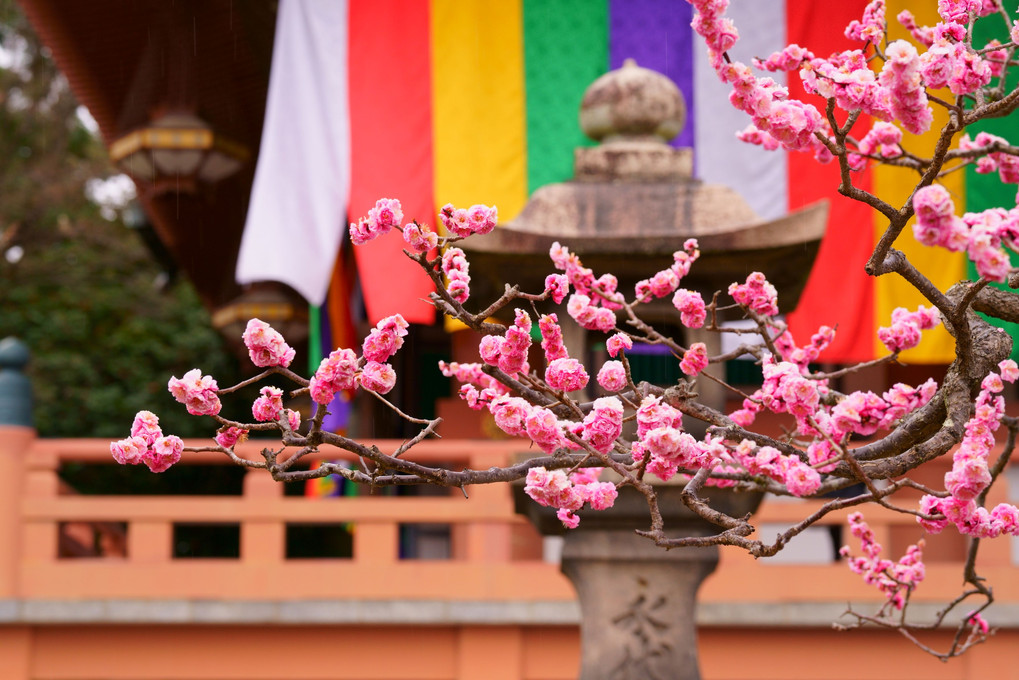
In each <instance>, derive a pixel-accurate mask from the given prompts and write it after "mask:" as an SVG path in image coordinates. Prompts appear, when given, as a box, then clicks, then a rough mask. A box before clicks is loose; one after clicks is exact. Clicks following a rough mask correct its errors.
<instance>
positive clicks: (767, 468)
mask: <svg viewBox="0 0 1019 680" xmlns="http://www.w3.org/2000/svg"><path fill="white" fill-rule="evenodd" d="M724 457H725V458H726V459H729V460H731V461H732V462H734V463H736V464H738V465H740V466H741V467H742V468H743V469H745V470H746V471H747V472H748V473H750V474H752V475H764V476H765V477H768V478H769V479H773V480H775V481H776V482H778V483H780V484H784V485H785V487H786V489H788V491H789V493H791V494H793V495H794V496H798V497H800V498H803V497H805V496H810V495H811V494H813V493H814V492H815V491H817V489H818V488H819V487H820V486H821V475H820V473H819V472H818V471H817V470H816V469H814V468H813V467H812V465H811V464H810V463H808V462H807V461H804V460H802V459H801V458H799V457H798V456H793V455H783V454H782V452H781V451H779V450H778V449H776V448H774V447H772V446H757V444H755V443H754V442H752V441H750V440H747V439H744V440H743V441H741V442H740V443H739V444H738V445H736V446H735V447H732V449H731V450H730V451H728V452H727V453H726V454H725V456H724Z"/></svg>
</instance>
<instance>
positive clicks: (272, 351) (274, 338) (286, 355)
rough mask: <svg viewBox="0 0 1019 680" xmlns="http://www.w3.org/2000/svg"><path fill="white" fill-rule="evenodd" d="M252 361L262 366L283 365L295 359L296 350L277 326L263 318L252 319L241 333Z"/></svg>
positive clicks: (287, 364) (285, 365)
mask: <svg viewBox="0 0 1019 680" xmlns="http://www.w3.org/2000/svg"><path fill="white" fill-rule="evenodd" d="M241 339H242V340H244V346H245V347H247V348H248V357H249V358H250V359H251V363H253V364H255V365H256V366H258V367H260V368H265V367H268V366H283V367H284V368H286V367H287V366H289V365H290V362H291V361H293V360H294V354H295V352H294V350H293V348H292V347H290V345H288V344H287V343H286V341H285V340H284V339H283V336H282V335H281V334H280V332H279V331H277V330H276V329H275V328H273V327H272V326H270V325H269V324H267V323H266V322H264V321H262V320H261V319H250V320H249V321H248V325H247V326H246V327H245V328H244V333H243V334H242V335H241Z"/></svg>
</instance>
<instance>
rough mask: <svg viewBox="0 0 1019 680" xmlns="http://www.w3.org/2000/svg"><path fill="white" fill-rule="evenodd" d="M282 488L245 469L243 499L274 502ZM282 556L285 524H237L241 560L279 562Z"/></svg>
mask: <svg viewBox="0 0 1019 680" xmlns="http://www.w3.org/2000/svg"><path fill="white" fill-rule="evenodd" d="M282 495H283V485H282V484H280V483H278V482H275V481H273V479H272V477H271V476H270V475H269V473H268V472H266V471H265V470H256V469H249V470H248V471H247V473H246V474H245V475H244V499H245V500H246V501H250V500H255V501H256V502H266V503H272V502H278V500H277V499H279V498H281V497H282ZM285 557H286V525H285V524H284V523H283V522H281V521H279V520H269V521H262V520H260V521H254V520H251V519H245V520H244V521H243V522H242V523H241V561H243V562H259V563H265V562H273V563H278V562H282V561H283V560H284V558H285Z"/></svg>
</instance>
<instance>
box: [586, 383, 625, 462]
mask: <svg viewBox="0 0 1019 680" xmlns="http://www.w3.org/2000/svg"><path fill="white" fill-rule="evenodd" d="M582 426H583V427H582V428H581V435H580V436H581V439H583V440H584V441H585V442H587V443H588V444H590V445H591V447H592V448H593V449H594V450H595V451H599V452H601V453H608V452H609V451H611V450H612V446H613V445H614V444H615V443H616V439H618V438H619V435H620V434H622V432H623V402H621V401H619V399H617V398H616V397H600V398H598V399H595V400H594V404H593V405H592V407H591V411H590V412H589V413H588V414H587V415H586V416H585V417H584V422H583V423H582Z"/></svg>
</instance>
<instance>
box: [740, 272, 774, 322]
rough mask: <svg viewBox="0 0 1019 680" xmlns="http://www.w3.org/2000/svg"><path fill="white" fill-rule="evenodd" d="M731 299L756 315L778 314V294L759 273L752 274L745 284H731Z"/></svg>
mask: <svg viewBox="0 0 1019 680" xmlns="http://www.w3.org/2000/svg"><path fill="white" fill-rule="evenodd" d="M729 295H731V296H732V299H733V300H735V301H736V302H738V303H739V304H741V305H743V306H744V307H748V308H749V309H751V310H753V311H754V312H756V313H757V314H763V315H765V316H774V315H775V314H778V292H777V291H776V290H775V286H773V285H771V284H770V283H768V280H767V279H766V278H764V274H762V273H761V272H753V273H751V274H750V276H748V277H747V280H746V283H733V284H731V285H730V286H729Z"/></svg>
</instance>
